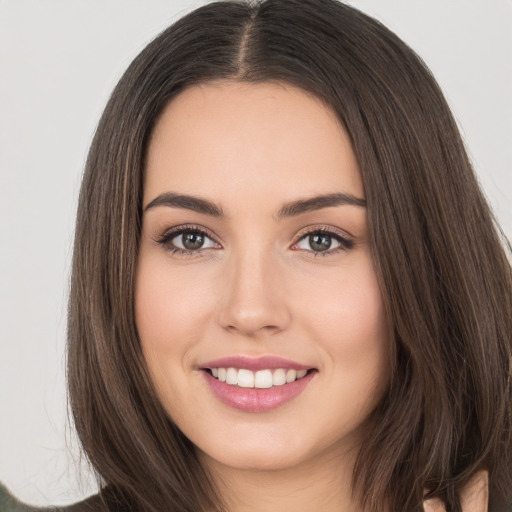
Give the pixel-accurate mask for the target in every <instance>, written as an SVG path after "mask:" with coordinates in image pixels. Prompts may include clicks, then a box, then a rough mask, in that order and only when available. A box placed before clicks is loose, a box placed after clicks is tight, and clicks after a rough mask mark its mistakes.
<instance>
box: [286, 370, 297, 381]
mask: <svg viewBox="0 0 512 512" xmlns="http://www.w3.org/2000/svg"><path fill="white" fill-rule="evenodd" d="M296 378H297V370H288V371H287V372H286V382H293V381H294V380H295V379H296Z"/></svg>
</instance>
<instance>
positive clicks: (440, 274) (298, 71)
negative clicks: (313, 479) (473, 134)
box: [68, 0, 512, 512]
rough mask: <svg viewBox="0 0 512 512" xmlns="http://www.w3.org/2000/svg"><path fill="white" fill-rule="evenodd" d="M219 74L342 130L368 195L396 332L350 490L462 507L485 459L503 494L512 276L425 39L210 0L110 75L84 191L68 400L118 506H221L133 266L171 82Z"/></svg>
mask: <svg viewBox="0 0 512 512" xmlns="http://www.w3.org/2000/svg"><path fill="white" fill-rule="evenodd" d="M214 80H237V81H243V82H251V83H259V82H265V81H280V82H285V83H289V84H292V85H294V86H297V87H299V88H301V89H303V90H304V91H307V92H309V93H311V94H313V95H314V96H316V97H318V98H320V99H321V100H323V101H324V102H325V104H326V105H328V106H329V108H330V109H332V110H333V111H334V112H335V113H336V114H337V116H338V118H339V119H340V121H341V122H342V123H343V125H344V127H345V128H346V130H347V132H348V134H349V136H350V138H351V141H352V145H353V149H354V152H355V154H356V157H357V160H358V163H359V167H360V170H361V175H362V179H363V184H364V189H365V195H366V200H367V205H368V221H369V229H370V242H371V247H372V251H373V260H374V265H375V269H376V273H377V276H378V278H379V282H380V287H381V291H382V296H383V300H384V304H385V308H386V313H387V318H388V323H389V331H390V334H391V340H392V341H393V343H392V344H393V351H392V354H391V360H390V365H391V368H392V378H391V382H390V385H389V389H388V390H387V393H386V395H385V397H384V398H383V400H382V401H381V402H380V404H379V405H378V406H377V408H376V409H375V410H374V411H373V413H372V415H371V416H370V417H369V418H368V420H367V429H366V430H367V439H366V442H365V443H364V444H363V446H362V448H361V450H360V453H359V457H358V460H357V463H356V467H355V470H354V481H353V489H354V493H355V495H356V496H358V498H359V499H360V501H361V504H362V506H363V507H365V510H368V511H369V512H377V511H380V510H381V509H382V503H387V504H388V506H389V508H390V510H408V511H420V510H422V505H421V503H422V500H423V491H424V488H427V489H429V491H430V493H429V497H430V496H436V497H440V498H442V499H443V500H444V502H445V503H446V506H447V510H448V511H460V503H459V491H460V489H461V488H462V486H463V485H464V484H465V483H467V481H468V480H469V479H470V477H471V476H472V475H473V474H474V473H475V472H476V471H477V470H479V469H482V468H485V469H488V470H489V471H490V482H491V506H492V504H496V506H498V505H499V504H501V503H502V502H503V503H504V502H505V500H507V499H512V497H511V496H510V489H512V453H511V451H512V440H511V432H512V410H511V408H512V405H511V404H512V390H511V379H510V377H511V360H512V359H511V357H512V347H511V344H512V341H511V333H512V277H511V268H510V264H509V263H508V262H507V258H506V256H505V251H504V250H503V247H502V245H501V240H500V237H499V233H498V231H497V229H496V228H495V227H494V226H495V225H494V222H493V218H492V215H491V212H490V210H489V207H488V205H487V203H486V201H485V199H484V197H483V195H482V192H481V191H480V189H479V186H478V183H477V180H476V178H475V175H474V172H473V170H472V167H471V164H470V162H469V159H468V157H467V154H466V151H465V149H464V146H463V143H462V140H461V137H460V135H459V132H458V129H457V126H456V123H455V121H454V120H453V117H452V115H451V113H450V110H449V108H448V106H447V103H446V101H445V100H444V98H443V95H442V93H441V91H440V89H439V87H438V85H437V84H436V82H435V80H434V78H433V77H432V76H431V74H430V72H429V71H428V69H427V68H426V66H425V65H424V64H423V63H422V61H421V60H420V59H419V57H418V56H417V55H415V54H414V52H413V51H412V50H411V49H410V48H408V47H407V46H406V45H405V44H404V43H403V42H402V41H401V40H400V39H399V38H398V37H397V36H395V35H394V34H393V33H392V32H390V31H389V30H388V29H387V28H385V27H384V26H382V25H381V24H380V23H378V22H377V21H375V20H373V19H372V18H370V17H368V16H366V15H364V14H362V13H361V12H359V11H357V10H356V9H354V8H352V7H349V6H347V5H344V4H342V3H340V2H337V1H336V0H265V1H261V2H215V3H211V4H208V5H206V6H204V7H201V8H199V9H197V10H196V11H193V12H192V13H190V14H188V15H187V16H185V17H184V18H182V19H180V20H179V21H178V22H176V23H175V24H174V25H172V26H171V27H169V28H168V29H167V30H165V31H164V32H163V33H162V34H161V35H159V36H158V37H157V38H156V39H155V40H154V41H153V42H151V43H150V44H149V45H148V46H147V47H146V48H145V49H144V50H143V51H142V53H141V54H140V55H139V56H138V57H137V58H136V59H135V60H134V61H133V63H132V64H131V65H130V67H129V68H128V70H127V71H126V73H125V74H124V76H123V77H122V79H121V80H120V82H119V84H118V85H117V87H116V88H115V90H114V92H113V93H112V95H111V97H110V100H109V102H108V104H107V106H106V109H105V111H104V113H103V115H102V117H101V120H100V122H99V125H98V128H97V131H96V134H95V137H94V140H93V143H92V146H91V149H90V152H89V156H88V159H87V163H86V168H85V173H84V178H83V183H82V189H81V193H80V199H79V208H78V214H77V225H76V235H75V247H74V254H73V266H72V280H71V295H70V302H69V323H68V382H69V400H70V407H71V410H72V413H73V417H74V421H75V426H76V429H77V432H78V435H79V438H80V440H81V442H82V445H83V448H84V450H85V452H86V454H87V456H88V458H89V460H90V461H91V463H92V466H93V467H94V468H95V470H96V471H97V473H98V475H99V477H100V480H101V482H102V484H105V485H107V486H108V489H109V500H110V502H111V503H112V502H115V503H118V504H119V505H121V506H124V507H125V508H124V509H123V510H131V509H133V510H135V509H137V510H144V511H148V512H150V511H151V512H157V511H161V510H176V511H187V512H188V511H190V512H192V511H200V510H203V508H210V509H212V510H222V501H221V500H220V496H219V493H218V492H217V490H216V489H215V488H214V487H213V485H212V480H211V478H210V477H209V475H208V474H207V473H206V470H205V469H204V468H203V467H202V466H201V464H200V463H199V461H198V458H197V456H196V451H195V447H194V446H193V444H192V443H191V442H190V441H189V440H188V439H187V438H186V437H185V436H184V435H183V434H182V433H181V432H180V431H179V430H178V428H177V427H176V426H175V425H174V423H173V422H172V420H171V419H170V418H169V417H168V415H167V414H166V413H165V411H164V409H163V407H162V405H161V403H160V401H159V399H158V396H157V394H156V392H155V390H154V387H153V384H152V382H151V379H150V378H149V374H148V371H147V369H146V364H145V361H144V358H143V355H142V351H141V347H140V341H139V337H138V334H137V326H136V324H135V314H134V283H135V272H136V267H137V253H138V245H139V237H140V225H141V216H142V211H141V210H142V191H143V179H144V167H145V158H146V151H147V146H148V141H149V138H150V136H151V133H152V130H153V127H154V126H155V123H156V122H157V120H158V118H159V115H160V113H161V112H162V111H163V109H164V107H165V106H166V105H167V104H168V102H169V101H171V100H172V98H174V97H176V95H177V94H179V93H180V92H181V91H183V90H184V89H185V88H187V87H190V86H191V85H194V84H201V83H206V82H210V81H214Z"/></svg>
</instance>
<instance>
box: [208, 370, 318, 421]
mask: <svg viewBox="0 0 512 512" xmlns="http://www.w3.org/2000/svg"><path fill="white" fill-rule="evenodd" d="M203 374H204V376H205V379H206V382H207V384H208V386H210V389H211V390H212V391H213V394H214V395H215V396H216V397H217V398H218V399H219V400H220V401H221V402H223V403H224V404H226V405H228V406H229V407H232V408H234V409H238V410H240V411H245V412H265V411H271V410H272V409H277V408H278V407H280V406H282V405H284V404H286V403H287V402H290V401H291V400H293V399H294V398H295V397H296V396H297V395H299V394H300V393H302V391H304V389H305V388H306V387H307V386H308V385H309V383H310V382H311V380H312V379H313V378H314V375H315V374H316V372H315V371H310V372H308V373H307V374H306V375H305V376H304V377H302V378H301V379H297V380H294V381H293V382H290V383H289V384H283V385H282V386H272V387H271V388H266V389H259V388H241V387H238V386H232V385H230V384H226V383H225V382H221V381H220V380H219V379H216V378H215V377H213V376H212V375H211V374H210V373H208V372H207V371H203Z"/></svg>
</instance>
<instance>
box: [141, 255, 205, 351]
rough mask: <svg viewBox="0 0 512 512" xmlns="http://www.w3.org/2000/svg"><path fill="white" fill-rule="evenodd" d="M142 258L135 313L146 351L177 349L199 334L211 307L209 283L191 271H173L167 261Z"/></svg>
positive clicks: (183, 346) (181, 349) (180, 349)
mask: <svg viewBox="0 0 512 512" xmlns="http://www.w3.org/2000/svg"><path fill="white" fill-rule="evenodd" d="M154 260H155V259H153V261H152V260H151V259H150V258H146V259H144V258H141V261H140V264H139V269H138V272H137V281H136V293H135V315H136V323H137V328H138V330H139V335H140V338H141V343H142V345H143V349H144V350H145V351H148V350H157V351H165V352H167V351H168V352H171V353H177V352H180V351H183V350H185V349H186V346H187V345H188V344H189V343H193V341H194V339H196V338H197V336H198V335H199V332H200V331H201V328H202V326H203V324H204V322H205V321H206V318H207V316H208V315H209V311H210V309H211V304H210V301H211V296H212V294H211V293H209V291H208V289H207V286H206V285H207V283H206V282H205V281H201V280H198V279H195V278H192V276H191V275H190V272H187V271H186V270H185V271H179V270H178V271H174V272H171V271H170V269H169V268H168V266H167V265H165V262H163V263H162V262H161V261H158V260H156V261H154Z"/></svg>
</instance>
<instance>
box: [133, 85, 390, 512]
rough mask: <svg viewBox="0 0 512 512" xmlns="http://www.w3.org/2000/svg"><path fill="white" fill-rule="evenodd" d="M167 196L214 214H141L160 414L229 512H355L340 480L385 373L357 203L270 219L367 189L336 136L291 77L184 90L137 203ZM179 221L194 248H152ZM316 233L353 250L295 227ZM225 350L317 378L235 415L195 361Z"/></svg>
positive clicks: (326, 113) (141, 322)
mask: <svg viewBox="0 0 512 512" xmlns="http://www.w3.org/2000/svg"><path fill="white" fill-rule="evenodd" d="M171 191H172V192H175V193H181V194H188V195H193V196H198V197H201V198H203V199H207V200H209V201H211V202H214V203H215V204H216V205H218V206H219V208H222V210H223V212H224V213H225V216H224V217H216V216H212V215H208V214H205V213H199V212H196V211H192V210H189V209H186V208H177V207H171V206H168V205H159V206H155V207H151V208H149V209H146V210H145V211H144V214H143V222H142V237H141V244H140V252H139V261H138V271H137V279H136V303H135V311H136V322H137V327H138V330H139V334H140V338H141V343H142V348H143V352H144V356H145V359H146V361H147V365H148V369H149V372H150V375H151V378H152V380H153V383H154V385H155V387H156V389H157V392H158V394H159V396H160V398H161V401H162V404H163V406H164V408H165V409H166V411H167V413H168V414H169V415H170V417H171V418H172V419H173V420H174V421H175V423H176V424H177V425H178V427H179V428H180V429H181V430H182V431H183V432H184V434H185V435H186V436H187V437H188V438H189V439H191V441H192V442H193V443H194V444H195V445H196V446H197V447H198V453H199V456H200V458H201V460H202V462H203V463H204V464H205V465H206V466H207V467H208V468H209V470H210V471H211V473H212V475H213V477H214V479H215V481H216V482H217V483H218V484H219V486H220V489H221V492H222V493H223V496H224V499H225V500H226V503H227V505H226V506H227V508H228V510H236V511H239V512H241V511H243V512H249V511H252V512H255V511H266V512H271V511H278V510H279V511H282V510H287V508H286V507H294V510H295V511H302V510H303V511H306V510H310V509H311V507H312V506H314V507H316V508H317V509H318V510H322V511H324V512H329V511H331V510H333V511H334V510H336V511H337V512H340V511H341V512H343V511H351V512H354V511H357V510H360V508H359V507H358V505H357V503H355V502H354V501H353V499H352V496H351V490H350V483H351V471H352V468H353V464H354V457H355V455H356V454H357V449H358V446H359V445H360V443H361V441H362V439H363V435H364V422H365V419H367V418H368V415H369V414H370V413H371V411H372V410H373V409H374V407H375V406H376V404H377V403H378V401H379V399H380V398H381V397H382V395H383V393H384V392H385V389H386V386H387V383H388V379H389V374H388V368H389V364H388V357H389V343H388V338H387V324H386V319H385V316H384V311H383V304H382V298H381V293H380V290H379V286H378V283H377V278H376V275H375V271H374V268H373V264H372V259H371V256H370V247H369V244H368V224H367V214H366V208H365V207H364V206H358V205H351V204H343V205H339V206H329V207H324V208H320V209H317V210H315V211H308V212H303V213H301V214H299V215H296V216H292V217H286V218H282V219H277V218H276V212H277V211H278V210H279V209H280V208H281V207H282V206H283V204H285V203H287V202H290V201H294V200H297V199H305V198H311V197H313V196H316V195H323V194H332V193H333V192H339V193H344V194H351V195H352V196H355V197H357V198H360V199H364V190H363V186H362V181H361V177H360V172H359V169H358V164H357V161H356V159H355V156H354V153H353V150H352V147H351V144H350V141H349V138H348V136H347V134H346V132H345V130H344V129H343V127H342V126H341V124H340V123H339V122H338V120H337V119H336V117H335V115H334V114H333V112H332V111H331V110H330V109H329V108H327V107H326V106H325V105H324V104H323V103H322V102H321V101H319V100H318V99H316V98H314V97H312V96H310V95H308V94H307V93H305V92H304V91H301V90H299V89H297V88H294V87H292V86H289V85H285V84H281V83H263V84H257V85H254V84H244V83H239V82H215V83H208V84H205V85H201V86H193V87H191V88H189V89H187V90H185V91H184V92H182V93H181V94H180V95H179V96H177V97H176V98H174V99H173V100H172V101H171V103H170V104H169V105H168V106H167V108H166V109H165V111H164V112H163V114H162V116H161V117H160V119H159V121H158V123H157V125H156V127H155V130H154V133H153V135H152V138H151V140H150V144H149V150H148V159H147V168H146V175H145V184H144V199H143V207H144V208H146V207H147V206H148V205H149V204H150V203H151V202H152V201H153V200H154V199H155V198H157V197H158V196H160V195H161V194H163V193H167V192H171ZM179 226H188V227H190V226H193V227H200V228H201V229H205V230H207V231H208V233H209V236H210V238H207V239H206V241H207V242H206V246H205V247H206V248H204V249H203V250H202V252H195V253H193V254H191V255H188V256H185V255H181V254H177V253H174V254H173V253H172V252H171V249H172V248H173V244H176V243H177V244H179V243H180V242H182V241H183V239H182V237H180V236H176V237H175V238H174V239H169V237H167V243H166V245H163V244H162V243H159V240H161V239H162V236H163V235H165V233H166V232H168V231H169V229H171V228H174V227H179ZM319 228H323V229H328V230H329V232H334V234H336V233H337V234H341V235H342V236H344V237H345V238H346V239H348V240H349V242H350V244H349V246H347V247H345V246H343V245H341V246H339V247H338V242H336V239H334V238H331V239H329V240H330V241H331V243H332V246H331V248H330V249H328V250H327V251H325V252H322V254H319V252H320V251H318V250H317V251H316V252H315V251H314V250H313V248H312V246H311V244H310V243H309V238H308V236H307V235H306V236H304V235H305V234H306V233H307V232H311V231H314V230H315V229H319ZM325 234H327V235H328V236H329V233H325ZM340 247H341V249H340V250H337V249H339V248H340ZM235 355H244V356H248V357H259V356H268V355H270V356H279V357H283V358H286V359H290V360H293V361H295V362H298V363H301V364H305V365H307V366H308V367H311V368H315V369H316V373H315V374H314V378H312V379H311V381H310V383H309V385H308V386H307V387H306V389H305V390H304V391H303V392H302V393H301V394H300V395H298V396H297V397H295V398H294V399H293V400H291V401H290V402H288V403H286V404H284V405H282V406H281V407H279V408H277V409H274V410H271V411H267V412H257V413H254V412H253V413H249V412H243V411H239V410H236V409H233V408H231V407H228V406H227V405H225V404H223V403H222V402H220V401H219V400H218V399H217V398H216V397H215V396H214V395H213V394H212V392H211V390H210V388H209V387H208V386H207V385H206V383H205V376H204V372H203V371H202V370H201V365H202V364H203V363H205V362H207V361H209V360H213V359H217V358H220V357H226V356H235Z"/></svg>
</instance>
